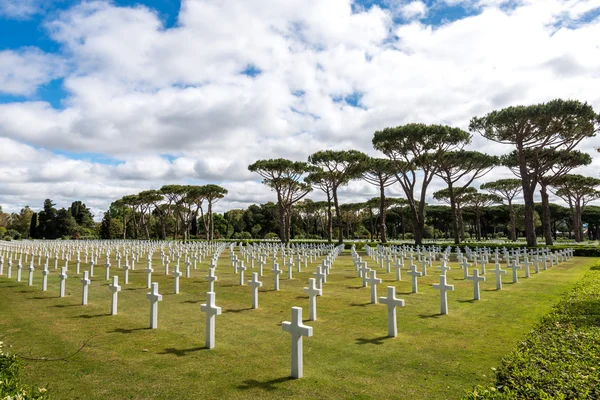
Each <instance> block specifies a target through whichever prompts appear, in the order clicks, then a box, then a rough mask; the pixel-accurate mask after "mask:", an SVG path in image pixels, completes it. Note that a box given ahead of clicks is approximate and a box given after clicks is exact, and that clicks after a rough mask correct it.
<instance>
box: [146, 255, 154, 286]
mask: <svg viewBox="0 0 600 400" xmlns="http://www.w3.org/2000/svg"><path fill="white" fill-rule="evenodd" d="M145 271H146V287H147V288H148V289H150V287H151V285H152V273H153V272H154V270H153V269H152V263H151V262H150V261H148V267H147V268H146V270H145Z"/></svg>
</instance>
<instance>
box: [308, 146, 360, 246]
mask: <svg viewBox="0 0 600 400" xmlns="http://www.w3.org/2000/svg"><path fill="white" fill-rule="evenodd" d="M367 158H368V157H367V155H366V154H364V153H361V152H360V151H357V150H340V151H335V150H323V151H318V152H316V153H313V154H311V155H310V156H309V157H308V162H309V163H311V164H312V165H313V166H315V167H316V168H318V169H319V170H321V171H324V172H325V173H324V174H323V175H322V177H323V178H324V179H328V180H329V185H330V186H331V196H332V199H333V206H334V208H335V215H336V219H337V226H338V243H339V244H342V243H343V242H344V233H343V230H342V214H341V212H340V204H339V199H338V190H339V188H340V187H342V186H345V185H347V184H348V183H349V182H350V181H351V180H353V179H358V178H359V177H360V176H361V173H362V166H363V165H364V163H365V161H366V160H367Z"/></svg>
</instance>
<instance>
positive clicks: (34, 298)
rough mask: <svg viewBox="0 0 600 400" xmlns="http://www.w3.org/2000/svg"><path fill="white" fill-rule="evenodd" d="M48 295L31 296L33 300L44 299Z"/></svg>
mask: <svg viewBox="0 0 600 400" xmlns="http://www.w3.org/2000/svg"><path fill="white" fill-rule="evenodd" d="M47 298H48V297H42V296H35V297H30V299H31V300H44V299H47Z"/></svg>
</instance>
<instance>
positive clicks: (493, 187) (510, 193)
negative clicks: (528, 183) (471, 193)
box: [481, 179, 523, 241]
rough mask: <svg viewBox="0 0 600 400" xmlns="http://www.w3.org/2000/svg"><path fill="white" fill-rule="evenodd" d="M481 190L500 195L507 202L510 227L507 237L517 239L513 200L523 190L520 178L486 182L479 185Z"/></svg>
mask: <svg viewBox="0 0 600 400" xmlns="http://www.w3.org/2000/svg"><path fill="white" fill-rule="evenodd" d="M481 189H482V190H487V191H488V192H490V193H491V194H493V195H496V196H499V197H502V198H503V199H504V200H506V203H507V204H508V212H509V218H510V228H509V230H508V238H509V239H510V240H513V241H514V240H517V233H516V229H517V222H516V219H515V209H514V207H513V200H514V199H515V197H516V196H517V195H518V194H519V193H520V192H521V191H522V190H523V186H522V185H521V180H520V179H499V180H497V181H494V182H487V183H484V184H483V185H481Z"/></svg>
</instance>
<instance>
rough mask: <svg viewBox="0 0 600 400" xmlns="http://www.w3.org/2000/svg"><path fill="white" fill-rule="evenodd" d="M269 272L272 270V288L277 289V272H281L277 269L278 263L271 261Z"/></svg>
mask: <svg viewBox="0 0 600 400" xmlns="http://www.w3.org/2000/svg"><path fill="white" fill-rule="evenodd" d="M271 272H273V285H274V289H275V290H279V274H281V270H280V269H279V264H277V262H275V261H274V262H273V269H271Z"/></svg>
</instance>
